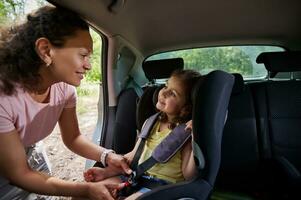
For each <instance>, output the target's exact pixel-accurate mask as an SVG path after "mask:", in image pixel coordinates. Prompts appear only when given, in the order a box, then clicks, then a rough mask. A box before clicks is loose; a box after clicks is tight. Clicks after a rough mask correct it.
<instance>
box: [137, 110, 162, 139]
mask: <svg viewBox="0 0 301 200" xmlns="http://www.w3.org/2000/svg"><path fill="white" fill-rule="evenodd" d="M159 114H160V113H156V114H154V115H152V116H150V117H149V118H148V119H147V120H146V121H145V124H144V125H143V127H142V130H141V133H140V134H139V136H138V137H139V138H142V139H146V138H147V137H148V136H149V134H150V132H151V130H152V128H153V126H154V124H155V123H156V121H157V118H158V116H159Z"/></svg>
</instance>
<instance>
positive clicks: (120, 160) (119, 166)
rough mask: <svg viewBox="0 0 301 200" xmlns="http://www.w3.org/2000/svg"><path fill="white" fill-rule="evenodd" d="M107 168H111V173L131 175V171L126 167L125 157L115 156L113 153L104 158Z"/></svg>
mask: <svg viewBox="0 0 301 200" xmlns="http://www.w3.org/2000/svg"><path fill="white" fill-rule="evenodd" d="M106 161H107V164H108V167H107V168H111V169H112V171H115V172H116V171H118V170H119V171H120V173H123V172H125V173H126V174H129V175H130V174H131V173H132V170H131V169H130V167H129V165H128V161H127V160H126V158H125V157H123V156H121V155H119V154H115V153H109V154H108V156H107V158H106Z"/></svg>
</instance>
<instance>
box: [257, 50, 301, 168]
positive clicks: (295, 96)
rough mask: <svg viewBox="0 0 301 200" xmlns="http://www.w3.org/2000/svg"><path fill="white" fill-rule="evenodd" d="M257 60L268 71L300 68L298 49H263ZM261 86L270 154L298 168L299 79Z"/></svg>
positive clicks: (300, 136)
mask: <svg viewBox="0 0 301 200" xmlns="http://www.w3.org/2000/svg"><path fill="white" fill-rule="evenodd" d="M257 62H259V63H264V65H265V67H266V69H267V70H268V71H269V72H274V73H277V72H296V71H301V51H295V52H269V53H262V54H260V55H259V56H258V58H257ZM264 89H265V93H266V106H267V109H266V110H267V114H266V118H267V120H266V123H267V124H266V126H268V129H269V131H268V133H269V139H270V151H271V153H270V156H271V157H272V158H276V157H284V158H285V159H287V160H288V161H289V162H290V163H292V164H293V165H294V166H295V167H296V168H297V169H298V170H299V171H301V159H300V155H301V134H300V130H301V100H300V99H301V81H300V80H290V81H268V82H266V84H265V86H264Z"/></svg>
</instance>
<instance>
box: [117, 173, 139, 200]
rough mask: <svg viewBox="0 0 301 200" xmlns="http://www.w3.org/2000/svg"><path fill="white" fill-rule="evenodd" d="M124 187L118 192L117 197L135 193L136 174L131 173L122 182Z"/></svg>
mask: <svg viewBox="0 0 301 200" xmlns="http://www.w3.org/2000/svg"><path fill="white" fill-rule="evenodd" d="M123 183H124V187H123V188H122V189H121V190H120V191H119V193H118V196H123V197H127V196H129V195H131V194H133V193H134V192H135V189H134V187H135V186H136V185H137V184H138V183H137V181H136V172H135V171H133V172H132V173H131V174H130V175H129V176H128V177H127V180H125V181H124V182H123Z"/></svg>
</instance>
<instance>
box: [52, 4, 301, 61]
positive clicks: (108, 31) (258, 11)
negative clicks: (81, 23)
mask: <svg viewBox="0 0 301 200" xmlns="http://www.w3.org/2000/svg"><path fill="white" fill-rule="evenodd" d="M51 2H52V3H54V4H59V5H62V6H65V7H68V8H70V9H72V10H75V11H76V12H78V13H80V14H81V15H82V16H83V17H84V18H85V19H87V20H88V21H89V22H90V23H91V24H92V25H93V26H94V27H95V28H96V29H99V30H101V31H102V32H103V33H104V35H106V36H107V37H114V36H117V35H118V36H120V37H122V38H123V39H125V40H127V41H128V42H129V43H130V44H131V45H132V46H133V47H135V48H136V49H137V50H138V51H140V52H141V53H142V54H143V55H144V56H147V55H150V54H153V53H156V52H161V51H167V50H171V49H182V48H188V47H205V46H221V45H246V44H268V45H279V46H284V47H286V48H288V49H291V50H301V27H300V26H301V1H300V0H289V1H284V0H251V1H250V0H227V1H219V0H210V1H208V0H207V1H205V0H186V1H184V0H160V1H159V0H151V1H147V0H85V1H83V0H51ZM114 2H115V4H113V3H114ZM110 5H113V6H111V7H110ZM109 7H110V8H111V11H110V9H109Z"/></svg>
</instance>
